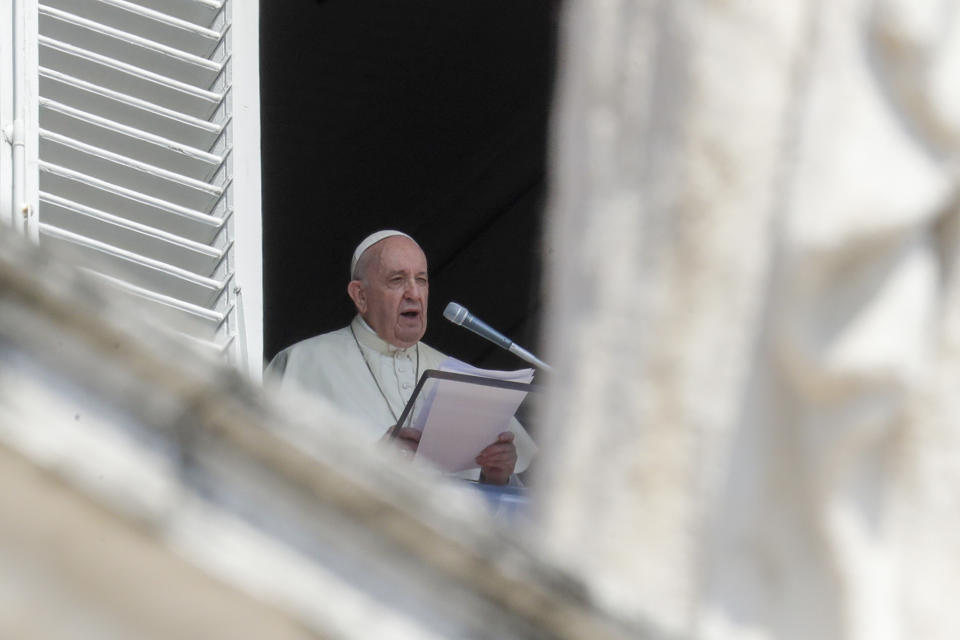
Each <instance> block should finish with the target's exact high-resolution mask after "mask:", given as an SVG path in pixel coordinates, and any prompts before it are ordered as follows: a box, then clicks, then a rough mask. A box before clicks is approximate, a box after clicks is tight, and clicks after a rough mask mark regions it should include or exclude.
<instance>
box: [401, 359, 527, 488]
mask: <svg viewBox="0 0 960 640" xmlns="http://www.w3.org/2000/svg"><path fill="white" fill-rule="evenodd" d="M440 370H441V371H450V372H452V373H460V374H465V375H469V376H478V377H481V378H490V379H495V380H504V381H507V382H520V383H529V382H531V381H532V380H533V369H519V370H516V371H499V370H492V369H479V368H477V367H474V366H471V365H469V364H467V363H465V362H462V361H460V360H457V359H456V358H448V359H447V360H446V361H445V362H444V363H443V364H442V365H441V367H440ZM526 395H527V392H526V390H521V389H504V388H500V387H495V386H487V385H483V384H475V383H470V382H461V381H457V380H443V379H436V378H430V379H428V380H427V382H426V383H425V384H424V387H423V389H421V391H420V394H419V395H418V402H417V404H416V405H415V407H414V410H413V417H412V420H411V422H410V426H412V427H414V428H416V429H420V430H421V431H422V435H421V437H420V445H419V446H418V448H417V457H418V458H425V459H427V460H429V461H430V462H432V463H433V464H434V465H436V466H438V467H440V469H441V470H443V471H447V472H450V473H454V472H458V471H464V470H466V469H471V468H474V467H476V466H477V464H476V462H475V458H476V457H477V455H479V454H480V452H481V451H483V449H484V448H486V447H487V446H488V445H490V444H493V443H494V442H496V440H497V436H498V435H499V434H500V433H501V432H503V431H506V430H507V426H508V425H509V423H510V419H511V418H512V417H513V414H514V413H516V411H517V408H518V407H519V406H520V403H521V402H523V399H524V398H525V397H526Z"/></svg>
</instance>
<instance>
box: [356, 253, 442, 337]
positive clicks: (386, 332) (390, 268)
mask: <svg viewBox="0 0 960 640" xmlns="http://www.w3.org/2000/svg"><path fill="white" fill-rule="evenodd" d="M368 251H378V252H379V259H378V258H377V256H376V255H374V256H373V259H372V260H371V261H370V263H369V265H368V266H367V268H366V274H365V277H364V278H363V280H362V281H360V282H358V281H356V280H354V281H353V282H351V283H350V288H349V289H348V291H349V292H350V297H351V298H353V301H354V304H356V306H357V311H359V312H360V315H361V316H363V319H364V320H366V321H367V324H368V325H370V328H371V329H373V330H374V331H376V332H377V335H378V336H380V338H382V339H383V340H385V341H387V342H389V343H390V344H392V345H394V346H397V347H404V348H405V347H409V346H412V345H414V344H416V343H417V342H419V341H420V339H421V338H423V334H424V333H425V332H426V331H427V294H428V293H429V283H428V280H427V257H426V256H425V255H424V254H423V251H421V250H420V247H418V246H417V244H416V243H415V242H413V241H412V240H410V239H409V238H404V237H402V236H393V237H390V238H387V239H385V240H381V241H380V242H378V243H377V244H375V245H373V246H372V247H370V249H368ZM355 283H357V284H359V287H356V286H355Z"/></svg>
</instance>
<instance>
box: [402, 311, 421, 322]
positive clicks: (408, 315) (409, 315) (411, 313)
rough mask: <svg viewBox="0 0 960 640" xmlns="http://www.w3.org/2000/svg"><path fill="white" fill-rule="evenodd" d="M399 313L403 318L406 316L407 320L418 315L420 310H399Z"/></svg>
mask: <svg viewBox="0 0 960 640" xmlns="http://www.w3.org/2000/svg"><path fill="white" fill-rule="evenodd" d="M400 315H401V316H403V317H404V318H407V319H408V320H414V319H416V318H419V317H420V312H419V311H401V312H400Z"/></svg>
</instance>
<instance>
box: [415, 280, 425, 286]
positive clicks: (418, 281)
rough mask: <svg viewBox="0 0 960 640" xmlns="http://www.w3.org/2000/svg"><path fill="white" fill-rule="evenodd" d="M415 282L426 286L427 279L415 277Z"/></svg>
mask: <svg viewBox="0 0 960 640" xmlns="http://www.w3.org/2000/svg"><path fill="white" fill-rule="evenodd" d="M417 284H422V285H423V286H427V279H426V278H417Z"/></svg>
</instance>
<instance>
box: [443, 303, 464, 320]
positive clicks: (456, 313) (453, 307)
mask: <svg viewBox="0 0 960 640" xmlns="http://www.w3.org/2000/svg"><path fill="white" fill-rule="evenodd" d="M469 313H470V312H469V311H467V308H466V307H464V306H463V305H460V304H457V303H456V302H449V303H447V308H446V309H444V310H443V317H444V318H446V319H447V320H449V321H450V322H452V323H453V324H460V325H462V324H463V321H464V320H466V319H467V315H468V314H469Z"/></svg>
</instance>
